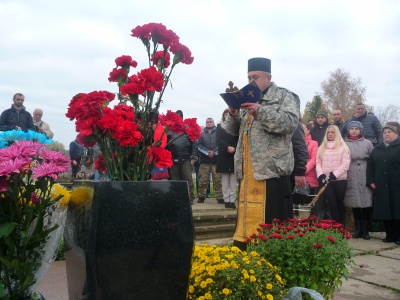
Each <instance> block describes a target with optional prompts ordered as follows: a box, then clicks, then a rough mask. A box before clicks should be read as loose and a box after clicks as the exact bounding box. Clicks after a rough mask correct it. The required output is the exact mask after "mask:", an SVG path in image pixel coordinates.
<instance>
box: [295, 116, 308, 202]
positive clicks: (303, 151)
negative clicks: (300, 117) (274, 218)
mask: <svg viewBox="0 0 400 300" xmlns="http://www.w3.org/2000/svg"><path fill="white" fill-rule="evenodd" d="M291 141H292V147H293V156H294V169H293V172H292V176H291V183H292V188H293V189H294V187H296V186H297V187H301V188H305V187H306V176H305V175H306V169H307V161H308V149H307V144H306V137H305V134H304V130H303V126H302V125H301V123H300V122H299V124H298V126H297V128H296V130H295V131H294V133H293V135H292V138H291ZM297 197H298V195H297V194H293V202H294V203H295V204H296V203H297V204H299V202H302V201H298V200H300V199H297ZM299 198H303V197H299ZM301 200H303V199H301Z"/></svg>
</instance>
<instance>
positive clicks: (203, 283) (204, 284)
mask: <svg viewBox="0 0 400 300" xmlns="http://www.w3.org/2000/svg"><path fill="white" fill-rule="evenodd" d="M200 286H201V287H202V288H203V289H204V288H205V287H206V286H207V282H206V281H204V280H203V281H202V282H201V283H200Z"/></svg>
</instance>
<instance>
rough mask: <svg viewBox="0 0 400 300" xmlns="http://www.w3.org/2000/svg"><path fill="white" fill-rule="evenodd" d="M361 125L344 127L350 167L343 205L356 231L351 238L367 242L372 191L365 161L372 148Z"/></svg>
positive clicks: (353, 123)
mask: <svg viewBox="0 0 400 300" xmlns="http://www.w3.org/2000/svg"><path fill="white" fill-rule="evenodd" d="M363 129H364V128H363V125H362V124H361V123H360V122H358V121H350V122H349V123H348V124H347V126H346V132H347V134H346V136H345V142H346V144H347V146H348V147H349V149H350V158H351V162H350V167H349V170H348V171H347V190H346V196H345V198H344V204H345V206H347V207H351V208H352V211H353V217H354V223H355V225H356V230H355V232H354V234H353V238H359V237H362V238H363V239H365V240H369V239H370V236H369V234H368V222H369V219H370V216H371V211H372V198H373V190H372V189H371V188H369V187H368V186H367V184H366V174H367V161H368V158H369V156H370V155H371V152H372V150H373V149H374V146H373V145H372V143H371V141H369V140H367V139H365V138H364V136H363Z"/></svg>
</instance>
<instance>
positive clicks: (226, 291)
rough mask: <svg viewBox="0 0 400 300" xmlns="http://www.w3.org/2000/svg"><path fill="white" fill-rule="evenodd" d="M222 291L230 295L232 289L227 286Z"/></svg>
mask: <svg viewBox="0 0 400 300" xmlns="http://www.w3.org/2000/svg"><path fill="white" fill-rule="evenodd" d="M222 293H223V294H224V295H226V296H228V295H229V294H230V293H231V291H230V290H229V289H227V288H224V289H223V290H222Z"/></svg>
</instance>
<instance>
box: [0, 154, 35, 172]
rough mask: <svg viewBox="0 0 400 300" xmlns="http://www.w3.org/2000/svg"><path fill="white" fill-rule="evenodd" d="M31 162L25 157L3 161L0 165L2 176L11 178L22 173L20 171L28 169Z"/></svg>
mask: <svg viewBox="0 0 400 300" xmlns="http://www.w3.org/2000/svg"><path fill="white" fill-rule="evenodd" d="M31 161H32V160H31V159H27V158H23V157H21V158H20V157H16V158H15V159H7V160H5V161H2V162H1V163H0V176H6V177H10V176H11V175H12V174H13V173H20V170H21V169H23V168H24V167H26V166H27V165H28V164H29V163H30V162H31Z"/></svg>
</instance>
